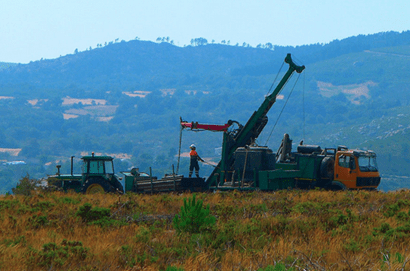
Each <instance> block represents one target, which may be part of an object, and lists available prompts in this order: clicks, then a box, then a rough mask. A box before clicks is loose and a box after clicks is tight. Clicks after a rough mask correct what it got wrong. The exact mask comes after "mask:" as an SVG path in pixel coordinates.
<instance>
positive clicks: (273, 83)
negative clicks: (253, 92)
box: [266, 61, 285, 96]
mask: <svg viewBox="0 0 410 271" xmlns="http://www.w3.org/2000/svg"><path fill="white" fill-rule="evenodd" d="M284 64H285V61H283V62H282V66H280V69H279V71H278V73H277V74H276V77H275V80H273V82H272V85H271V86H270V88H269V90H268V93H266V96H268V95H269V93H270V91H271V90H272V88H273V86H274V85H275V82H276V80H277V79H278V76H279V73H280V71H281V70H282V68H283V65H284Z"/></svg>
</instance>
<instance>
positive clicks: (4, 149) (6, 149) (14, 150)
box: [0, 148, 21, 156]
mask: <svg viewBox="0 0 410 271" xmlns="http://www.w3.org/2000/svg"><path fill="white" fill-rule="evenodd" d="M0 152H8V153H9V154H10V155H11V156H18V155H19V153H20V152H21V149H8V148H0Z"/></svg>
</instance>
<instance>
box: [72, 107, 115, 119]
mask: <svg viewBox="0 0 410 271" xmlns="http://www.w3.org/2000/svg"><path fill="white" fill-rule="evenodd" d="M117 107H118V105H92V106H86V107H83V108H70V109H68V110H66V111H65V112H64V113H65V114H73V115H81V116H84V115H92V116H98V117H109V116H110V115H113V114H114V113H115V111H116V110H117Z"/></svg>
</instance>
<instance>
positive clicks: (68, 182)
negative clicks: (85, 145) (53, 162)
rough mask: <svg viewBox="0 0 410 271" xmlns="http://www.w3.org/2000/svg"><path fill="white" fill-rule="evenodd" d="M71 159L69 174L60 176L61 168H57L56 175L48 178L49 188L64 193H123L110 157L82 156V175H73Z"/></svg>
mask: <svg viewBox="0 0 410 271" xmlns="http://www.w3.org/2000/svg"><path fill="white" fill-rule="evenodd" d="M73 158H74V156H72V157H71V174H61V173H60V168H61V166H60V165H58V166H57V174H55V175H52V176H49V177H48V178H47V182H48V184H49V186H54V187H57V188H58V189H62V190H64V191H69V190H72V191H75V192H79V193H84V194H94V193H104V192H118V193H124V188H123V186H122V184H121V182H120V180H121V179H122V178H121V177H118V176H116V175H115V174H114V163H113V159H114V158H113V157H111V156H95V155H94V153H92V155H91V156H84V157H82V158H81V160H83V165H82V173H81V174H73Z"/></svg>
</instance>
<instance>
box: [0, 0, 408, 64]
mask: <svg viewBox="0 0 410 271" xmlns="http://www.w3.org/2000/svg"><path fill="white" fill-rule="evenodd" d="M391 30H393V31H399V32H401V31H405V30H410V1H409V0H384V1H381V0H371V1H370V0H306V1H304V0H287V1H285V0H266V1H265V0H252V1H248V0H234V1H233V0H232V1H231V0H201V1H188V0H173V1H170V0H168V1H165V0H144V1H140V0H134V1H132V0H116V1H108V0H98V1H95V0H91V1H90V0H81V1H80V0H36V1H35V0H0V62H20V63H28V62H30V61H35V60H39V59H41V58H47V59H50V58H57V57H59V56H60V55H66V54H72V53H73V52H74V50H75V49H76V48H77V49H78V50H79V51H84V50H85V49H87V48H89V47H90V46H91V47H92V48H95V47H96V45H97V44H104V43H105V42H110V41H114V40H115V39H117V38H118V39H119V40H120V41H121V40H125V41H129V40H132V39H135V38H136V37H139V38H140V39H141V40H150V41H155V40H156V39H157V38H158V37H167V36H168V37H170V39H171V40H173V41H174V43H175V44H176V45H179V46H184V45H185V44H186V45H189V44H190V40H191V39H192V38H199V37H203V38H206V39H207V40H208V41H209V42H210V41H211V40H213V39H214V40H215V41H216V42H218V43H219V42H221V41H222V40H226V41H228V40H230V41H231V45H232V44H236V43H237V42H238V43H239V44H242V43H243V42H246V43H249V44H251V45H252V46H256V45H257V44H259V43H262V44H264V43H267V42H270V43H272V44H276V45H293V46H294V45H304V44H312V43H318V42H319V43H328V42H330V41H332V40H335V39H344V38H347V37H350V36H356V35H359V34H374V33H378V32H383V31H391Z"/></svg>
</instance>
